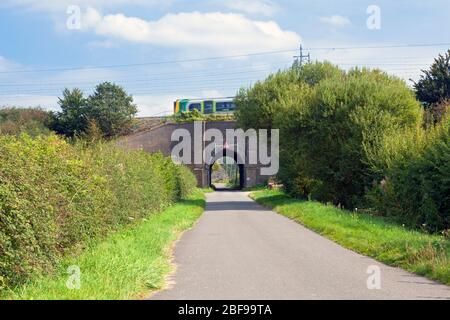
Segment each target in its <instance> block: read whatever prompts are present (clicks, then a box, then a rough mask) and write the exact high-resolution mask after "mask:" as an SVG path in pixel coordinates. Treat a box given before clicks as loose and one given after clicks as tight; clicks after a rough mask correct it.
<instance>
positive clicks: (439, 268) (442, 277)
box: [250, 190, 450, 285]
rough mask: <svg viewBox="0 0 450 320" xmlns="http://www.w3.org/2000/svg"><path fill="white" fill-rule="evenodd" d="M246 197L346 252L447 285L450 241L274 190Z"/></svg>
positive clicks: (449, 270)
mask: <svg viewBox="0 0 450 320" xmlns="http://www.w3.org/2000/svg"><path fill="white" fill-rule="evenodd" d="M250 196H251V197H252V198H253V199H254V200H256V201H257V202H258V203H260V204H262V205H264V206H266V207H269V208H272V209H273V210H274V211H276V212H278V213H280V214H282V215H284V216H286V217H288V218H290V219H293V220H294V221H296V222H299V223H301V224H303V225H304V226H306V227H307V228H309V229H312V230H314V231H316V232H317V233H319V234H321V235H323V236H325V237H327V238H329V239H331V240H333V241H335V242H336V243H339V244H340V245H342V246H344V247H346V248H349V249H351V250H354V251H356V252H359V253H361V254H363V255H366V256H370V257H373V258H375V259H377V260H378V261H381V262H384V263H386V264H388V265H392V266H396V267H400V268H403V269H405V270H408V271H410V272H414V273H416V274H419V275H423V276H426V277H428V278H430V279H434V280H437V281H439V282H442V283H444V284H447V285H450V240H449V239H446V238H444V237H443V236H439V235H430V234H427V233H423V232H420V231H413V230H408V229H405V228H404V227H402V226H400V225H397V224H394V223H390V222H388V221H386V220H385V219H383V218H381V217H377V216H372V215H369V214H365V213H356V212H349V211H345V210H341V209H338V208H336V207H334V206H332V205H325V204H322V203H318V202H313V201H302V200H297V199H294V198H292V197H290V196H288V195H286V194H284V193H283V192H282V191H278V190H262V191H255V192H253V193H251V195H250Z"/></svg>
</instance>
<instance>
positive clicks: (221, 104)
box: [173, 98, 236, 114]
mask: <svg viewBox="0 0 450 320" xmlns="http://www.w3.org/2000/svg"><path fill="white" fill-rule="evenodd" d="M235 109H236V105H235V104H234V98H222V99H179V100H177V101H175V102H174V109H173V111H174V113H175V114H177V113H182V112H189V111H193V110H198V111H200V113H202V114H231V113H234V110H235Z"/></svg>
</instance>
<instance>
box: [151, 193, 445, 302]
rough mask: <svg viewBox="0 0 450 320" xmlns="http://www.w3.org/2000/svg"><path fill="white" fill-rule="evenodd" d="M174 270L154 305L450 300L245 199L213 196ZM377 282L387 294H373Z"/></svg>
mask: <svg viewBox="0 0 450 320" xmlns="http://www.w3.org/2000/svg"><path fill="white" fill-rule="evenodd" d="M174 263H175V264H176V266H177V267H176V272H175V273H174V275H173V276H172V277H171V279H170V283H171V284H170V285H169V286H168V288H167V289H165V290H163V291H160V292H157V293H155V294H154V295H153V296H151V297H150V299H171V300H180V299H194V300H195V299H202V300H208V299H237V300H241V299H275V300H278V299H450V287H448V286H445V285H440V284H437V283H436V282H433V281H430V280H427V279H425V278H423V277H419V276H415V275H413V274H410V273H408V272H405V271H403V270H401V269H397V268H392V267H388V266H386V265H384V264H382V263H379V262H377V261H375V260H373V259H371V258H367V257H364V256H362V255H360V254H357V253H355V252H353V251H350V250H347V249H345V248H343V247H341V246H339V245H337V244H336V243H334V242H332V241H330V240H327V239H325V238H323V237H322V236H320V235H318V234H316V233H314V232H312V231H310V230H308V229H306V228H305V227H303V226H301V225H299V224H297V223H295V222H293V221H291V220H289V219H288V218H285V217H283V216H281V215H279V214H276V213H274V212H272V211H270V210H268V209H265V208H263V207H261V206H260V205H258V204H257V203H256V202H254V201H253V200H251V199H250V198H248V193H245V192H233V191H222V192H214V193H210V194H207V207H206V211H205V213H204V215H203V216H202V217H201V218H200V220H199V221H198V223H197V225H196V226H195V227H194V228H193V229H192V230H189V231H187V232H186V233H185V234H184V235H183V236H182V238H181V240H180V241H179V242H178V243H177V245H176V248H175V252H174ZM374 266H375V267H374ZM377 267H378V268H380V269H379V270H380V277H379V278H376V277H374V275H375V276H376V274H377ZM368 270H369V271H370V272H374V271H375V274H374V273H371V274H368V273H367V271H368ZM371 275H372V277H371V278H370V279H371V281H369V284H370V285H371V287H373V286H375V287H376V286H377V285H378V284H381V289H370V290H369V289H368V285H367V282H368V278H369V277H370V276H371ZM378 279H379V280H380V281H378Z"/></svg>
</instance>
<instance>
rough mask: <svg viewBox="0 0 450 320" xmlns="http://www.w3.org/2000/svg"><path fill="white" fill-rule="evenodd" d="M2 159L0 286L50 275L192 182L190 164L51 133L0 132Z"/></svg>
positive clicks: (178, 194) (181, 193)
mask: <svg viewBox="0 0 450 320" xmlns="http://www.w3.org/2000/svg"><path fill="white" fill-rule="evenodd" d="M0 163H1V164H2V165H1V166H0V211H1V217H0V287H1V288H3V289H7V288H14V287H17V286H19V285H21V284H24V283H25V282H27V281H29V280H31V279H33V278H34V277H36V276H39V275H42V274H44V275H45V274H52V273H53V272H54V271H55V268H57V266H58V265H59V263H60V261H61V259H63V258H64V257H65V256H66V255H67V254H73V253H74V252H81V251H82V249H83V248H84V247H85V246H86V244H87V243H88V242H89V241H91V240H92V239H100V238H103V237H104V236H106V235H108V234H109V233H110V232H111V231H115V230H117V229H119V228H120V227H122V226H124V225H127V224H131V223H133V222H134V221H138V220H141V219H143V218H148V217H149V216H151V215H152V214H155V213H157V212H161V211H163V210H165V209H166V208H168V207H169V206H170V205H172V204H174V203H175V202H177V201H178V200H180V199H183V198H185V197H187V196H188V195H189V193H190V192H191V191H192V190H194V189H195V186H196V181H195V177H194V176H193V174H192V173H191V172H190V171H189V170H188V169H187V168H185V167H182V166H177V165H175V164H173V162H172V161H171V159H169V158H165V157H163V156H162V155H161V154H153V155H150V154H147V153H145V152H144V151H129V150H121V149H119V148H118V147H116V146H115V145H114V144H113V143H106V142H96V143H93V142H89V143H88V142H86V141H79V142H73V143H68V142H66V141H65V140H62V139H60V138H58V137H57V136H55V135H50V136H39V137H36V138H31V137H30V136H28V135H21V136H19V137H15V136H8V135H3V136H0ZM149 250H151V248H149Z"/></svg>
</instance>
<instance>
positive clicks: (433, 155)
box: [368, 116, 450, 232]
mask: <svg viewBox="0 0 450 320" xmlns="http://www.w3.org/2000/svg"><path fill="white" fill-rule="evenodd" d="M449 159H450V117H449V116H447V117H445V118H444V120H443V121H442V122H441V124H439V125H437V126H436V127H433V128H431V129H430V130H429V131H424V130H422V129H419V130H407V131H405V132H404V133H402V134H398V135H395V136H387V137H385V139H384V141H383V146H382V148H380V150H379V151H378V152H377V153H376V154H374V155H373V156H372V164H373V166H374V169H375V170H378V171H379V172H381V174H382V176H383V179H382V180H381V181H378V183H377V185H376V186H375V187H374V188H373V189H372V190H371V192H370V193H369V194H368V199H369V200H370V202H371V203H372V205H373V206H374V207H375V208H376V209H377V210H378V211H379V212H380V213H381V214H383V215H385V216H387V217H391V218H394V219H395V220H397V221H398V222H400V223H403V224H405V225H407V226H409V227H420V228H422V229H425V230H427V231H431V232H437V231H444V230H448V229H450V161H449Z"/></svg>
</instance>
